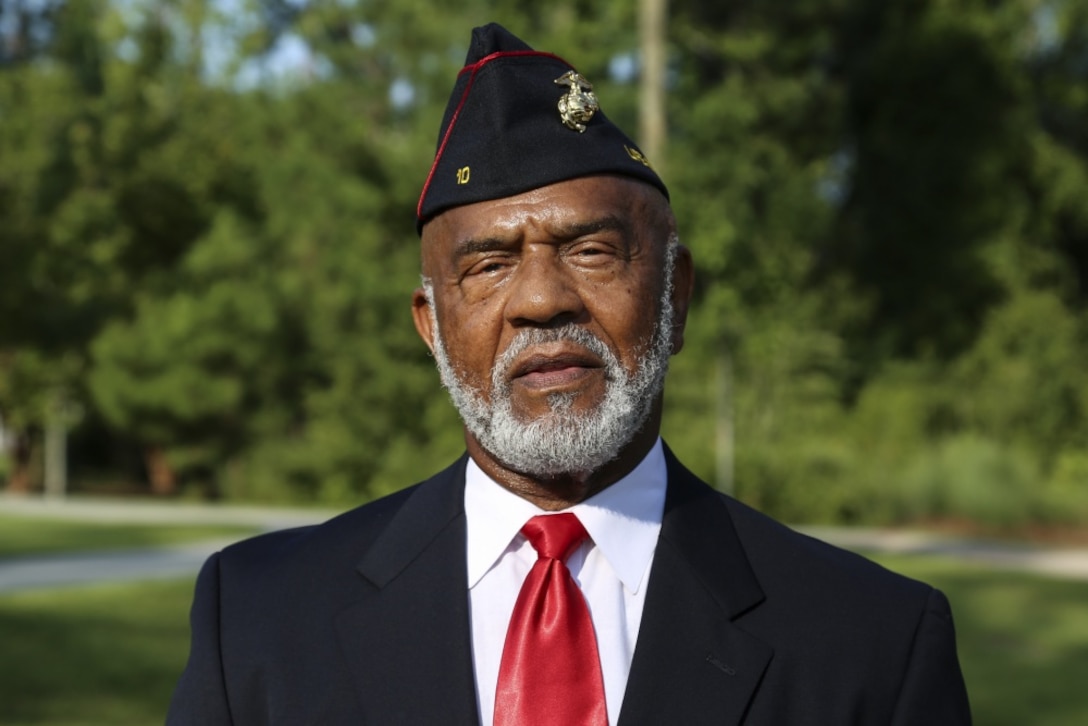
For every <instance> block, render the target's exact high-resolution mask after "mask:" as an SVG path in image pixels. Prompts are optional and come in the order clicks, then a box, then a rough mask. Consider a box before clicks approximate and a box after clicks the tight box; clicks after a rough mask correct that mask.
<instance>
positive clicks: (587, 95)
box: [555, 71, 601, 133]
mask: <svg viewBox="0 0 1088 726" xmlns="http://www.w3.org/2000/svg"><path fill="white" fill-rule="evenodd" d="M555 83H556V84H557V85H560V86H567V88H568V90H567V92H566V93H565V94H563V96H561V97H560V99H559V118H561V119H562V120H563V125H564V126H566V127H567V128H568V129H573V130H575V131H577V132H578V133H582V132H583V131H585V130H586V123H588V122H589V120H590V119H591V118H593V114H595V113H597V112H598V111H600V110H601V107H600V106H599V105H598V104H597V96H596V94H594V93H593V84H591V83H590V82H589V81H587V80H586V79H585V78H584V77H583V76H582V75H580V74H578V73H575V72H574V71H567V72H566V73H564V74H563V75H561V76H559V78H556V79H555Z"/></svg>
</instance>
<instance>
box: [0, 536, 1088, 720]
mask: <svg viewBox="0 0 1088 726" xmlns="http://www.w3.org/2000/svg"><path fill="white" fill-rule="evenodd" d="M877 559H878V560H879V561H881V562H882V563H884V564H886V565H888V566H889V567H891V568H893V569H895V570H897V571H899V572H902V573H904V574H907V575H911V576H913V577H918V578H921V579H924V580H927V581H929V582H931V583H933V584H935V585H937V586H938V587H940V588H941V589H942V590H944V591H945V592H946V593H947V594H948V596H949V599H950V600H951V601H952V607H953V609H954V610H955V614H956V623H957V630H958V636H959V646H960V659H961V662H962V664H963V669H964V674H965V676H966V678H967V687H968V690H969V692H970V695H971V702H972V706H973V710H974V715H975V723H976V724H978V726H1004V725H1006V724H1007V725H1008V726H1013V725H1014V724H1015V725H1016V726H1023V725H1024V724H1031V725H1032V726H1068V725H1069V724H1082V723H1086V724H1088V688H1086V687H1085V684H1088V583H1086V582H1069V581H1063V580H1052V579H1045V578H1037V577H1032V576H1027V575H1023V574H1017V573H1004V572H993V571H988V570H980V569H978V568H975V567H968V566H964V565H961V564H956V563H954V562H949V561H945V560H941V559H934V558H928V557H927V558H922V557H899V556H883V555H882V556H879V557H878V558H877ZM191 595H192V583H191V581H186V582H180V583H177V582H175V583H149V584H140V585H123V586H122V585H118V586H110V587H95V588H84V589H70V590H57V591H49V592H38V593H24V594H18V595H11V596H6V597H0V724H4V726H31V725H33V726H91V725H94V726H98V725H99V724H103V725H104V724H110V725H117V726H143V725H145V724H146V725H147V726H150V725H151V724H156V725H158V724H161V723H162V720H163V715H164V714H165V712H166V707H167V704H168V703H169V700H170V693H171V690H172V689H173V686H174V683H175V681H176V680H177V676H178V674H179V673H180V671H181V668H182V667H183V666H184V663H185V657H186V653H187V649H188V624H187V611H188V607H189V601H190V598H191Z"/></svg>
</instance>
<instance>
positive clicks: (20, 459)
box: [7, 431, 34, 494]
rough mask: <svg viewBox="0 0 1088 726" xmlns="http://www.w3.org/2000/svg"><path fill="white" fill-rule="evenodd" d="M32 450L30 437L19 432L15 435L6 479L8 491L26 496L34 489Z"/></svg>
mask: <svg viewBox="0 0 1088 726" xmlns="http://www.w3.org/2000/svg"><path fill="white" fill-rule="evenodd" d="M33 451H34V448H33V446H31V443H30V436H29V435H27V433H26V432H23V431H20V432H18V433H16V434H15V446H14V447H13V448H12V451H11V463H12V469H11V476H10V477H8V487H7V488H8V491H9V492H15V493H19V494H28V493H29V492H31V491H32V490H33V489H34V473H33V467H32V466H31V462H32V460H33V459H32V456H33Z"/></svg>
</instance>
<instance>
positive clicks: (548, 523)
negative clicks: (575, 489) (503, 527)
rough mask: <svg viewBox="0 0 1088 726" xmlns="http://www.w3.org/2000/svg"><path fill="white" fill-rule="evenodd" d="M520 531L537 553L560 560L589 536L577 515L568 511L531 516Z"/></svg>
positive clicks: (565, 557)
mask: <svg viewBox="0 0 1088 726" xmlns="http://www.w3.org/2000/svg"><path fill="white" fill-rule="evenodd" d="M521 533H522V534H523V535H525V537H526V539H528V540H529V544H531V545H532V546H533V549H535V550H536V553H537V554H538V555H540V556H541V557H546V558H548V559H552V560H559V561H560V562H563V561H565V560H566V559H567V558H568V557H569V556H570V554H571V553H572V552H574V548H575V547H577V546H578V545H580V544H582V540H584V539H586V538H587V537H589V534H588V533H587V532H586V528H585V527H583V526H582V523H581V522H579V521H578V517H576V516H574V515H573V514H571V513H570V512H564V513H563V514H542V515H540V516H538V517H533V518H532V519H530V520H529V521H528V522H526V523H525V526H524V527H522V528H521Z"/></svg>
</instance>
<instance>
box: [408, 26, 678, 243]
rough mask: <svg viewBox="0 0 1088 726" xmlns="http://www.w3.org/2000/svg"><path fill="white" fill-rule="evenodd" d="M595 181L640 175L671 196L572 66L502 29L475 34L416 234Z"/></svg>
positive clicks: (453, 96)
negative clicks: (437, 223)
mask: <svg viewBox="0 0 1088 726" xmlns="http://www.w3.org/2000/svg"><path fill="white" fill-rule="evenodd" d="M590 174H621V175H624V176H629V177H634V178H635V179H640V180H642V181H644V182H646V183H648V184H652V185H653V186H655V187H657V188H658V189H660V190H661V193H662V194H664V195H665V196H666V197H668V195H669V192H668V190H667V189H666V188H665V184H664V183H663V182H662V181H661V179H660V178H659V177H658V176H657V174H656V173H655V172H654V170H653V168H652V167H651V166H650V164H649V162H648V161H647V160H646V157H644V156H643V155H642V152H641V151H640V150H639V148H638V146H636V145H635V143H634V142H633V141H631V139H629V138H628V137H627V135H626V134H624V133H623V132H622V131H621V130H620V129H619V128H618V127H617V126H616V125H615V124H613V123H612V122H611V121H609V120H608V118H607V117H606V116H605V115H604V112H602V111H601V110H600V109H599V107H598V105H597V98H596V95H595V94H594V93H593V90H592V86H591V85H590V83H589V82H588V81H587V80H586V79H585V78H583V77H582V76H580V75H579V74H578V73H577V72H576V71H575V70H574V67H573V66H571V65H570V64H569V63H567V62H566V61H565V60H563V59H562V58H560V57H559V56H556V55H552V54H551V53H542V52H538V51H535V50H533V49H532V48H530V47H529V46H528V45H526V44H525V43H524V42H522V41H521V40H519V39H518V38H516V37H515V36H514V35H512V34H511V33H510V32H509V31H507V30H506V29H505V28H503V27H502V26H501V25H497V24H495V23H491V24H490V25H485V26H483V27H482V28H475V29H474V30H473V31H472V44H471V46H470V47H469V51H468V57H467V58H466V59H465V67H464V68H462V69H461V72H460V74H459V75H458V76H457V83H456V84H455V85H454V87H453V93H452V94H451V95H450V101H449V104H448V105H447V106H446V115H445V117H444V118H443V119H442V128H441V130H440V132H439V135H438V149H437V152H436V153H435V158H434V164H433V165H432V166H431V172H430V174H429V175H428V177H427V181H426V182H425V183H424V185H423V192H422V194H420V197H419V206H418V207H417V208H416V216H417V229H419V230H420V231H422V229H423V225H424V224H425V223H426V222H427V221H428V220H430V219H431V218H432V217H434V216H435V215H437V214H438V213H440V212H442V211H444V210H446V209H449V208H450V207H456V206H460V205H462V204H471V203H472V202H482V201H485V200H488V199H501V198H502V197H509V196H512V195H515V194H521V193H522V192H527V191H529V190H531V189H536V188H538V187H542V186H545V185H547V184H553V183H555V182H560V181H564V180H566V179H573V178H575V177H580V176H588V175H590Z"/></svg>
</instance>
